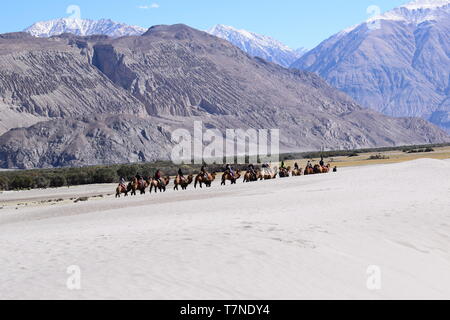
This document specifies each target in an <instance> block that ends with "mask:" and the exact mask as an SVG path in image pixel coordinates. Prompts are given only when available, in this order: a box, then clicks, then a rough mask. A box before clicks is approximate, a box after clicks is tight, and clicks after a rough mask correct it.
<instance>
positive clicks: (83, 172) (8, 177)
mask: <svg viewBox="0 0 450 320" xmlns="http://www.w3.org/2000/svg"><path fill="white" fill-rule="evenodd" d="M444 146H450V144H433V145H424V146H408V147H387V148H374V149H360V150H344V151H324V152H307V153H288V154H283V155H280V160H285V161H286V160H294V159H313V158H320V157H321V156H324V157H325V158H330V157H338V156H348V157H352V156H356V155H358V154H360V153H368V152H384V151H392V150H402V151H404V152H410V151H411V150H413V151H417V150H420V149H422V150H421V151H422V152H423V150H429V151H426V152H431V151H432V150H433V149H432V148H433V147H444ZM224 161H225V160H224ZM246 162H248V159H246ZM258 163H260V161H258ZM200 167H201V165H183V166H181V168H182V169H183V172H184V174H195V173H198V172H199V170H200ZM234 167H235V168H236V169H240V170H245V168H246V167H247V165H238V166H234ZM179 168H180V166H176V165H174V164H173V163H172V162H169V161H158V162H153V163H137V164H126V165H110V166H93V167H83V168H61V169H36V170H24V171H22V170H20V171H5V172H0V190H21V189H37V188H39V189H42V188H57V187H64V186H77V185H86V184H97V183H118V182H119V180H120V178H121V177H124V178H125V179H126V180H131V179H132V177H134V176H135V175H136V174H139V175H141V176H142V177H152V176H153V175H154V173H155V172H156V170H158V169H159V170H161V171H162V172H163V173H164V174H165V175H170V176H175V175H176V174H177V171H178V169H179ZM223 169H224V165H222V164H217V165H209V166H208V170H209V171H210V172H220V171H222V170H223Z"/></svg>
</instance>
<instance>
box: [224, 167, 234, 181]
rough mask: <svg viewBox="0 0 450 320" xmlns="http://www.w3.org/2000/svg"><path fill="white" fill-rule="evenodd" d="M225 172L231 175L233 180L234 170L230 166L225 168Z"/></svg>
mask: <svg viewBox="0 0 450 320" xmlns="http://www.w3.org/2000/svg"><path fill="white" fill-rule="evenodd" d="M225 172H228V173H229V174H230V175H231V177H233V178H234V170H233V167H232V166H231V165H229V164H227V165H226V166H225Z"/></svg>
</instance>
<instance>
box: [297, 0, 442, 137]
mask: <svg viewBox="0 0 450 320" xmlns="http://www.w3.org/2000/svg"><path fill="white" fill-rule="evenodd" d="M377 24H378V25H377ZM449 34H450V2H449V1H448V0H444V1H440V2H437V3H436V2H429V1H424V0H419V1H415V2H412V3H409V4H406V5H404V6H401V7H399V8H396V9H394V10H392V11H389V12H387V13H384V14H381V15H380V16H377V17H375V18H372V19H369V20H368V21H367V22H365V23H362V24H360V25H358V26H356V27H351V28H349V29H346V30H343V31H341V32H339V33H337V34H335V35H334V36H332V37H330V38H329V39H327V40H325V41H323V42H322V43H321V44H319V46H317V47H316V48H314V49H313V50H311V51H309V52H308V53H307V54H305V55H304V56H302V57H301V58H300V59H299V60H297V61H296V62H295V63H294V64H293V65H292V67H293V68H297V69H302V70H306V71H310V72H315V73H317V74H319V75H320V76H321V77H323V78H324V79H326V80H327V82H328V83H329V84H331V85H333V86H335V87H337V88H338V89H340V90H342V91H344V92H346V93H347V94H349V95H350V96H351V97H353V98H354V99H355V100H356V101H357V102H359V103H360V104H362V105H364V106H367V107H370V108H372V109H374V110H376V111H379V112H382V113H384V114H386V115H389V116H414V117H422V118H424V119H427V120H430V121H432V122H433V123H435V124H437V125H439V126H441V127H442V128H444V129H446V130H448V132H450V104H449V103H448V101H449V92H450V90H449V89H448V88H450V82H449V79H450V71H449V70H450V36H449Z"/></svg>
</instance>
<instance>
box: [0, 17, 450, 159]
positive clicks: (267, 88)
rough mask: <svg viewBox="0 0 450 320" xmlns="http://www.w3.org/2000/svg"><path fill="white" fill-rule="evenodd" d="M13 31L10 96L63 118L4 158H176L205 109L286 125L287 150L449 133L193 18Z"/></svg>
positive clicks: (251, 123)
mask: <svg viewBox="0 0 450 320" xmlns="http://www.w3.org/2000/svg"><path fill="white" fill-rule="evenodd" d="M3 38H4V39H3V40H2V41H4V45H2V46H1V47H0V48H2V49H1V50H0V64H1V66H2V68H0V79H2V78H4V79H6V80H5V81H4V83H3V85H2V86H0V87H2V88H3V86H5V88H7V90H4V91H2V92H1V93H0V97H1V99H3V103H7V104H8V103H9V104H10V105H14V106H17V107H18V108H19V109H20V110H21V111H22V112H23V114H27V115H32V116H44V117H47V118H50V117H51V118H52V119H50V120H48V121H45V122H39V123H37V124H35V125H33V126H31V127H27V128H17V129H12V130H10V131H8V132H7V133H5V134H4V135H3V136H1V137H0V167H10V168H12V167H19V168H32V167H49V166H67V165H92V164H98V163H116V162H128V161H142V160H146V161H149V160H155V159H167V158H168V157H169V154H170V146H171V141H170V138H171V134H170V133H171V132H172V131H173V130H174V129H177V128H180V127H183V128H190V129H191V132H192V122H193V121H195V120H201V121H203V123H204V126H205V127H206V128H217V129H220V130H222V131H223V132H224V130H225V129H226V128H233V129H247V128H255V129H260V128H261V129H277V128H279V129H281V140H282V141H281V148H282V150H283V151H294V150H296V151H300V150H302V151H306V150H317V149H319V148H321V147H326V148H332V149H338V148H358V147H374V146H388V145H404V144H416V143H430V142H443V141H447V140H448V138H449V137H448V136H447V135H445V134H444V133H443V132H442V131H440V130H439V129H437V128H436V127H434V126H433V125H431V124H429V123H427V122H426V121H424V120H419V119H403V118H402V119H395V118H389V117H386V116H382V115H380V114H378V113H376V112H374V111H370V110H367V109H363V108H362V107H360V106H359V105H357V104H356V103H355V102H354V101H353V100H352V99H351V98H349V97H348V96H347V95H345V94H343V93H342V92H340V91H338V90H336V89H334V88H332V87H330V86H329V85H328V84H326V82H325V81H323V80H322V79H321V78H319V77H318V76H317V75H314V74H312V73H309V72H303V71H295V70H288V69H284V68H282V67H280V66H278V65H276V64H272V63H269V62H267V61H265V60H262V59H259V58H252V57H250V56H249V55H247V54H246V53H244V52H242V51H241V50H240V49H238V48H237V47H235V46H233V45H232V44H231V43H229V42H228V41H225V40H221V39H219V38H217V37H214V36H211V35H209V34H207V33H205V32H201V31H198V30H195V29H192V28H189V27H187V26H184V25H174V26H156V27H153V28H150V29H149V30H148V31H147V32H146V33H145V34H144V35H143V36H137V37H123V38H119V39H110V38H106V37H103V38H102V37H91V38H82V37H75V36H62V37H56V38H51V39H36V38H26V37H23V35H22V34H20V36H18V35H15V36H14V35H7V36H4V37H3ZM23 41H25V43H23ZM28 43H29V45H28ZM24 56H25V57H26V58H24ZM49 70H51V72H50V71H49ZM11 82H12V83H14V85H11Z"/></svg>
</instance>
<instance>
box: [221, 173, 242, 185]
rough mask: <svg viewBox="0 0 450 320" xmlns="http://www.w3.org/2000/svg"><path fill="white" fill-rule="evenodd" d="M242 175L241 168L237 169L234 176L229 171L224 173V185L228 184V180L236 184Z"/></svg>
mask: <svg viewBox="0 0 450 320" xmlns="http://www.w3.org/2000/svg"><path fill="white" fill-rule="evenodd" d="M240 177H241V171H240V170H236V172H235V173H234V176H232V175H231V173H230V172H228V171H227V172H225V173H224V174H223V175H222V186H224V185H225V184H226V181H231V184H236V181H237V180H239V178H240Z"/></svg>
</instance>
